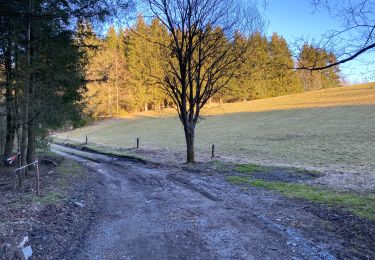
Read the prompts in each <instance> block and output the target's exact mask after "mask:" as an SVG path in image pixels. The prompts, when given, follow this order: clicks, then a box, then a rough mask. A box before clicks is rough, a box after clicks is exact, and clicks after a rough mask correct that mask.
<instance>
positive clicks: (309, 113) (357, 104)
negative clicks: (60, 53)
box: [57, 83, 375, 173]
mask: <svg viewBox="0 0 375 260" xmlns="http://www.w3.org/2000/svg"><path fill="white" fill-rule="evenodd" d="M374 128H375V84H374V83H371V84H364V85H357V86H350V87H341V88H334V89H328V90H320V91H313V92H307V93H301V94H295V95H289V96H282V97H277V98H270V99H263V100H255V101H248V102H239V103H234V104H224V105H219V104H213V105H210V106H209V107H207V108H206V109H205V111H204V117H203V120H202V121H201V122H200V123H199V125H198V126H197V134H196V149H197V159H198V160H203V159H207V158H209V155H210V149H211V144H215V145H216V151H217V152H216V153H217V155H218V156H219V157H220V158H222V159H226V160H230V161H240V162H252V163H256V164H265V165H281V166H296V167H304V168H311V169H317V170H321V171H324V172H330V171H335V172H341V171H342V172H352V173H375V131H374ZM85 136H88V138H89V142H90V143H95V144H101V145H105V146H108V147H113V148H114V149H116V148H117V149H118V148H120V147H123V148H131V147H134V146H135V139H136V138H137V137H139V138H140V140H141V147H142V148H147V149H155V150H158V149H164V151H167V150H168V151H173V152H175V153H177V154H181V155H183V153H184V149H185V148H184V147H185V144H184V135H183V130H182V127H181V123H180V122H179V120H178V118H177V117H176V115H175V113H174V112H172V111H169V110H168V111H163V112H162V113H156V112H153V113H147V114H137V115H133V116H129V117H125V118H121V119H111V120H105V121H101V122H98V123H96V124H94V125H91V126H88V127H85V128H81V129H76V130H74V131H70V132H65V133H60V134H57V137H58V138H60V139H66V138H69V139H70V140H71V142H74V140H75V141H77V142H83V141H84V138H85ZM181 158H182V157H181Z"/></svg>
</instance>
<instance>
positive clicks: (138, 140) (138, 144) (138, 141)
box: [137, 138, 139, 149]
mask: <svg viewBox="0 0 375 260" xmlns="http://www.w3.org/2000/svg"><path fill="white" fill-rule="evenodd" d="M138 148H139V138H137V149H138Z"/></svg>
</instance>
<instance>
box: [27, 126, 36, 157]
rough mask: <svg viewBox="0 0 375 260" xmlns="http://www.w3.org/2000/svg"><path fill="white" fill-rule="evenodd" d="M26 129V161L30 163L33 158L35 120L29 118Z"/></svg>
mask: <svg viewBox="0 0 375 260" xmlns="http://www.w3.org/2000/svg"><path fill="white" fill-rule="evenodd" d="M27 129H28V131H27V139H28V142H27V155H26V160H27V163H28V164H29V163H32V162H34V160H35V120H31V121H30V122H29V124H28V128H27Z"/></svg>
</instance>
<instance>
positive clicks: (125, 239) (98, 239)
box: [0, 145, 375, 259]
mask: <svg viewBox="0 0 375 260" xmlns="http://www.w3.org/2000/svg"><path fill="white" fill-rule="evenodd" d="M53 149H54V150H55V152H57V153H59V154H60V155H61V156H64V157H65V158H69V159H64V161H66V162H70V163H72V165H75V164H74V163H73V162H72V161H71V160H74V161H77V162H78V163H79V165H83V166H84V167H85V168H84V169H85V170H82V168H80V167H77V165H75V166H74V167H71V169H72V170H73V171H72V172H75V171H77V170H78V169H81V170H79V171H81V174H78V175H74V177H72V176H71V174H66V172H65V174H61V173H60V174H58V173H57V172H56V176H55V175H53V174H46V173H44V174H43V176H44V175H46V176H48V175H51V177H50V186H53V187H55V186H56V185H55V184H56V182H60V181H61V179H62V177H61V175H64V176H65V177H64V178H68V179H69V180H70V182H69V184H68V185H65V186H64V188H61V189H62V190H58V191H55V192H59V193H62V194H65V196H64V198H65V199H64V200H62V201H60V202H58V203H57V204H56V203H53V204H47V205H45V204H40V205H39V204H38V203H31V204H30V203H29V204H27V203H26V204H22V206H20V207H16V208H15V209H14V210H10V209H12V207H14V206H13V205H14V204H17V203H18V202H17V201H18V200H20V199H19V197H17V196H24V195H25V194H24V193H26V194H27V191H25V192H22V193H13V191H9V190H6V191H3V190H1V192H2V193H3V192H4V193H3V194H5V193H9V192H10V193H11V194H12V195H9V197H12V196H16V197H15V198H14V199H13V200H10V199H8V200H7V201H1V202H2V204H1V205H6V206H5V207H3V206H2V209H1V212H0V214H1V215H0V216H1V221H2V227H6V228H7V230H6V231H5V233H4V232H3V231H2V232H1V233H3V234H5V236H2V237H1V241H0V242H1V245H2V247H1V248H2V250H3V251H1V252H3V258H4V259H7V258H6V257H4V256H7V255H4V252H5V253H6V252H8V255H9V252H10V251H9V250H10V249H9V247H7V245H6V244H7V243H11V241H13V240H17V239H19V237H22V236H24V235H29V237H30V243H29V244H30V245H31V246H32V247H33V249H34V248H35V255H34V256H33V259H55V258H58V259H345V258H347V259H348V258H351V259H353V258H354V259H374V258H375V242H374V241H375V237H374V234H375V223H374V222H371V221H367V220H364V219H359V218H357V217H355V216H353V215H351V214H349V213H346V212H343V211H341V210H339V209H334V208H328V207H326V206H324V205H317V204H314V203H309V202H306V201H303V200H296V199H288V198H285V197H283V196H281V195H279V194H278V193H276V192H270V191H266V190H263V189H258V188H252V187H246V188H244V187H241V186H235V185H232V184H230V183H228V182H227V181H226V180H225V178H226V177H227V176H228V175H229V174H230V175H233V174H234V172H233V168H232V167H227V166H225V165H224V166H223V164H218V163H216V162H212V163H203V164H198V165H195V166H187V165H177V166H170V165H169V166H165V165H162V164H151V163H150V164H144V163H140V162H136V161H129V160H123V159H120V158H111V157H107V156H102V155H97V154H92V153H88V152H82V151H76V150H74V149H71V148H66V147H61V146H56V145H55V146H53ZM45 167H46V169H45V172H48V171H50V170H51V169H49V168H48V167H52V166H45ZM68 168H69V167H68ZM52 176H53V177H52ZM46 178H47V177H45V178H44V179H46ZM256 178H259V179H264V178H273V179H274V180H282V181H290V182H305V181H311V180H313V179H314V178H316V176H314V174H312V175H309V174H303V173H301V172H293V171H291V170H290V169H288V170H285V169H277V168H274V171H273V172H271V173H270V174H267V175H259V176H256ZM47 183H48V182H47V180H46V181H45V184H44V186H43V189H42V190H43V192H46V189H47V187H49V186H48V185H47ZM67 183H68V182H67ZM67 187H69V188H67ZM29 192H31V191H29ZM22 194H23V195H22ZM2 197H3V196H2ZM3 202H4V203H7V204H3ZM74 202H80V203H82V204H83V205H84V207H79V206H77V205H76V204H75V203H74ZM30 205H37V206H33V207H36V209H29V208H30ZM22 210H25V212H27V213H25V212H24V211H22ZM13 211H14V212H17V214H16V213H12V212H13ZM22 212H24V213H22ZM21 213H22V214H21ZM20 215H22V218H20ZM34 216H36V217H34ZM4 219H8V223H6V224H4V223H3V220H4ZM20 219H22V221H23V222H25V223H27V224H22V225H20V224H19V222H20V221H19V220H20ZM13 222H15V223H16V222H18V224H13ZM12 229H14V230H16V231H14V232H13V233H9V232H10V231H9V230H12ZM7 248H8V249H7ZM7 250H8V251H7Z"/></svg>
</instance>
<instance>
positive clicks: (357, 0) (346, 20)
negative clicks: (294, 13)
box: [303, 0, 375, 70]
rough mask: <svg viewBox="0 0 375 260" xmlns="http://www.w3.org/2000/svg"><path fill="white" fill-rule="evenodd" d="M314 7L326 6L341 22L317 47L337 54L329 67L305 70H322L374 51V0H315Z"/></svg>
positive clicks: (314, 67) (313, 0) (313, 1)
mask: <svg viewBox="0 0 375 260" xmlns="http://www.w3.org/2000/svg"><path fill="white" fill-rule="evenodd" d="M312 3H313V5H314V8H315V10H318V9H320V8H324V9H327V10H328V11H329V14H330V15H331V16H332V17H333V18H335V19H337V20H338V21H339V22H340V23H341V29H339V30H331V31H328V32H327V33H326V34H325V35H324V36H323V37H322V39H321V40H320V42H319V44H317V45H318V46H317V47H321V48H323V49H328V50H331V51H333V52H334V53H335V54H336V57H337V60H336V61H334V62H332V63H330V64H328V65H326V66H309V67H306V68H303V69H308V70H323V69H327V68H330V67H334V66H337V65H340V64H343V63H346V62H349V61H351V60H354V59H356V58H357V57H359V56H360V55H362V54H364V53H368V52H370V51H373V50H375V2H374V1H373V0H337V1H328V0H312Z"/></svg>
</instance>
